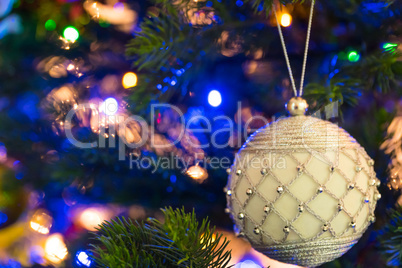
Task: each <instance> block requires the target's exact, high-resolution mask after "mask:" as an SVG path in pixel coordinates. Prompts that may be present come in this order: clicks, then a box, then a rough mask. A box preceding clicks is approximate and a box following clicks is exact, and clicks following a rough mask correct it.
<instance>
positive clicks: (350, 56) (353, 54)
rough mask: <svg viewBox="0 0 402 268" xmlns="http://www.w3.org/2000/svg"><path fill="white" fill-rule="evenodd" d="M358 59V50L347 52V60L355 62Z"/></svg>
mask: <svg viewBox="0 0 402 268" xmlns="http://www.w3.org/2000/svg"><path fill="white" fill-rule="evenodd" d="M359 59H360V54H359V52H357V51H354V50H353V51H350V52H349V54H348V60H349V61H350V62H357V61H359Z"/></svg>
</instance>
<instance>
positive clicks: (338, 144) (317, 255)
mask: <svg viewBox="0 0 402 268" xmlns="http://www.w3.org/2000/svg"><path fill="white" fill-rule="evenodd" d="M298 153H305V154H307V155H308V157H307V158H306V159H304V160H301V159H300V158H299V156H298V155H297V154H298ZM331 153H332V154H333V155H334V156H335V157H332V158H331V157H329V155H330V154H331ZM267 154H271V155H272V154H274V155H277V156H280V157H285V158H286V159H288V161H287V162H289V163H288V164H293V165H292V168H294V166H296V168H297V172H296V176H295V177H292V178H290V179H289V178H288V179H287V182H286V183H284V181H286V180H284V179H283V178H278V176H276V175H275V173H276V172H275V171H276V169H277V168H276V167H275V166H271V167H267V168H265V167H264V168H261V175H254V176H253V177H251V176H250V175H249V171H250V170H251V169H253V168H252V167H251V165H252V161H253V159H256V158H257V160H258V158H260V159H261V158H263V157H264V156H266V155H267ZM247 157H248V158H247ZM246 158H247V159H246ZM340 158H341V159H342V161H341V162H343V163H346V164H349V165H353V167H354V168H355V170H354V172H353V175H352V176H350V170H345V169H344V168H343V167H341V166H339V163H340V161H339V160H340ZM244 159H246V161H244ZM317 159H318V160H320V161H321V162H320V165H324V166H325V165H327V166H328V169H329V170H330V171H329V175H326V176H323V175H322V174H315V173H314V172H312V171H314V168H315V165H317V163H316V160H317ZM271 164H272V163H271ZM346 171H347V172H346ZM346 173H347V174H346ZM335 174H336V175H335ZM258 176H260V177H258ZM303 176H304V177H303ZM359 176H360V177H359ZM302 177H303V178H302ZM362 179H363V181H362ZM268 180H269V181H270V185H275V186H277V187H278V191H281V192H278V193H276V194H275V195H272V196H270V197H269V198H267V196H266V195H265V193H264V189H262V188H264V187H265V189H266V188H267V186H264V187H263V186H262V185H263V184H264V185H267V181H268ZM302 180H303V182H309V184H308V185H311V187H313V188H311V187H310V186H306V187H310V188H311V189H310V190H314V189H316V191H315V193H314V194H312V195H311V196H306V197H302V198H305V200H302V199H301V197H300V196H297V195H295V193H294V192H295V191H292V185H293V187H296V185H297V183H299V182H301V181H302ZM295 183H296V184H295ZM375 185H378V180H377V179H376V175H375V172H374V169H373V161H372V160H371V158H370V157H369V156H368V155H367V153H366V152H365V150H364V149H363V148H362V147H361V146H360V145H359V144H358V143H357V142H356V140H355V139H354V138H353V137H351V136H350V135H349V134H348V133H347V132H346V131H345V130H343V129H342V128H339V127H338V126H337V125H335V124H332V123H330V122H328V121H324V120H321V119H318V118H314V117H310V116H294V117H287V118H283V119H280V120H277V121H275V122H273V123H272V124H269V125H267V126H265V127H263V128H261V129H260V130H258V131H257V132H256V133H254V134H253V135H252V136H251V137H250V138H249V139H248V140H247V142H246V143H245V144H244V145H243V147H242V148H241V150H240V151H239V153H238V157H237V158H236V159H235V163H234V164H233V167H232V169H231V172H230V176H229V183H228V186H227V189H226V191H227V202H228V208H229V210H228V212H229V213H230V215H231V217H232V218H233V220H234V221H235V226H236V228H237V229H238V233H239V234H241V235H244V236H245V237H246V238H248V240H249V241H250V242H251V244H252V245H253V246H254V247H255V249H257V250H259V251H261V252H262V253H264V254H266V255H268V256H270V257H272V258H274V259H277V260H279V261H283V262H287V263H293V264H299V265H303V266H309V267H315V266H318V265H320V264H322V263H324V262H328V261H331V260H333V259H335V258H337V257H339V256H341V255H342V254H344V253H345V252H346V251H347V250H349V249H350V248H351V247H352V246H353V245H354V244H355V243H356V242H357V241H358V239H359V238H360V237H361V235H362V234H363V232H364V231H365V230H366V229H367V227H368V225H369V223H370V222H372V221H373V220H374V209H375V206H376V201H377V199H378V198H379V193H378V191H377V189H376V187H375ZM240 186H241V187H240ZM314 187H315V188H314ZM279 188H280V189H279ZM285 195H286V196H287V199H286V200H288V202H294V204H295V205H298V206H299V209H300V207H301V209H302V210H301V211H299V212H298V213H297V214H296V215H295V216H294V217H291V218H290V216H289V212H288V211H280V210H278V209H277V206H279V205H278V204H279V202H284V201H281V198H285V197H284V196H285ZM323 195H329V197H327V200H332V202H333V203H334V204H336V205H333V206H332V207H331V205H330V204H329V205H328V206H329V208H328V209H333V213H332V215H331V216H330V217H329V218H328V219H325V218H323V216H321V215H323V214H322V213H323V211H319V210H317V208H314V207H313V204H314V200H316V199H317V200H318V201H319V200H321V199H319V198H320V197H321V196H323ZM356 196H357V197H358V198H359V199H360V203H359V204H351V205H350V204H349V203H350V202H349V203H348V202H344V201H345V200H347V199H348V198H356ZM253 198H254V199H256V200H262V201H263V203H264V204H265V207H264V210H262V209H261V214H259V215H255V213H254V214H253V213H249V212H248V210H250V209H251V207H250V205H249V203H250V204H251V203H253ZM318 201H317V202H318ZM254 203H255V204H261V202H257V201H256V202H254ZM356 205H357V206H356ZM266 207H267V208H266ZM266 209H267V210H266ZM355 210H356V211H355ZM342 213H343V214H342ZM285 214H286V215H285ZM306 214H307V216H306V217H311V216H312V217H313V218H314V219H313V221H314V222H315V224H319V225H320V226H321V227H320V228H318V229H317V231H316V232H315V233H314V235H306V234H305V233H306V232H305V231H303V229H304V228H303V226H302V227H300V226H299V227H298V225H299V223H298V219H299V218H300V217H302V216H303V215H306ZM339 214H342V215H340V216H339V219H343V221H345V219H347V220H348V221H349V223H348V224H347V225H346V226H345V227H344V228H341V229H342V230H338V229H339V228H338V226H337V225H339V224H333V223H334V222H335V220H336V221H338V220H339V219H338V218H337V216H338V215H339ZM261 215H263V216H262V217H261ZM269 217H271V219H272V218H274V217H275V218H276V219H277V220H278V219H279V220H280V221H282V225H283V236H282V238H277V234H275V235H273V233H272V231H271V230H270V229H269ZM300 222H302V221H300ZM342 223H343V225H345V222H342ZM332 224H333V225H334V226H335V225H336V226H337V228H336V229H337V230H335V229H334V227H333V226H332ZM340 225H341V226H342V224H340ZM270 231H271V232H270ZM291 233H292V239H291V241H290V240H289V239H288V237H289V235H290V234H291ZM275 236H276V237H275Z"/></svg>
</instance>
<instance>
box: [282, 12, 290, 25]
mask: <svg viewBox="0 0 402 268" xmlns="http://www.w3.org/2000/svg"><path fill="white" fill-rule="evenodd" d="M290 24H292V16H290V15H289V14H288V13H283V14H282V15H281V25H282V26H283V27H289V26H290Z"/></svg>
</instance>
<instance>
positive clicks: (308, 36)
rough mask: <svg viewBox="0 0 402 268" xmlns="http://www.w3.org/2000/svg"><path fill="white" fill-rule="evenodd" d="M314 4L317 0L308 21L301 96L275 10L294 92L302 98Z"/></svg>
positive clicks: (313, 0) (312, 7) (312, 8)
mask: <svg viewBox="0 0 402 268" xmlns="http://www.w3.org/2000/svg"><path fill="white" fill-rule="evenodd" d="M314 4H315V0H312V1H311V9H310V16H309V21H308V26H307V37H306V46H305V49H304V58H303V66H302V74H301V79H300V89H299V94H297V89H296V84H295V81H294V78H293V72H292V67H291V66H290V61H289V56H288V52H287V49H286V44H285V39H284V38H283V34H282V28H281V25H280V24H279V20H278V15H277V14H276V10H275V8H274V14H275V19H276V25H277V27H278V32H279V37H280V39H281V44H282V49H283V54H284V55H285V60H286V65H287V67H288V71H289V76H290V81H291V83H292V88H293V92H294V94H295V96H300V97H301V96H302V95H303V84H304V76H305V73H306V65H307V54H308V46H309V43H310V35H311V24H312V21H313V13H314Z"/></svg>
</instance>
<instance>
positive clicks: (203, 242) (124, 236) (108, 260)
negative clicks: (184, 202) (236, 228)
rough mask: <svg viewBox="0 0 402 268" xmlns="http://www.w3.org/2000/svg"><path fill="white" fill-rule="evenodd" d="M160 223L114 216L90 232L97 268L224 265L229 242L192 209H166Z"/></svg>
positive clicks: (228, 254)
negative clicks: (189, 211)
mask: <svg viewBox="0 0 402 268" xmlns="http://www.w3.org/2000/svg"><path fill="white" fill-rule="evenodd" d="M163 213H164V215H165V220H164V223H161V222H159V221H157V220H156V219H149V220H148V221H147V222H145V223H144V222H141V223H138V222H135V223H134V222H132V221H131V220H127V219H125V218H118V219H116V220H112V221H111V222H104V223H102V224H101V225H100V228H99V229H98V231H99V233H98V234H94V240H95V241H96V244H93V245H92V248H93V253H94V254H95V257H94V259H95V261H96V263H97V264H98V265H100V266H101V267H141V268H142V267H144V268H145V267H155V268H157V267H158V268H164V267H166V268H170V267H197V268H198V267H200V268H207V267H208V268H209V267H212V268H221V267H222V268H224V267H228V263H229V260H230V251H227V250H226V247H227V245H228V243H229V241H228V240H227V239H226V238H223V237H222V235H220V234H216V232H215V228H210V224H209V221H208V219H204V220H203V221H202V222H201V224H200V223H199V222H198V221H197V219H196V217H195V213H194V211H193V212H192V213H185V211H184V209H181V210H179V209H176V210H173V209H172V208H166V209H165V210H163Z"/></svg>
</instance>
